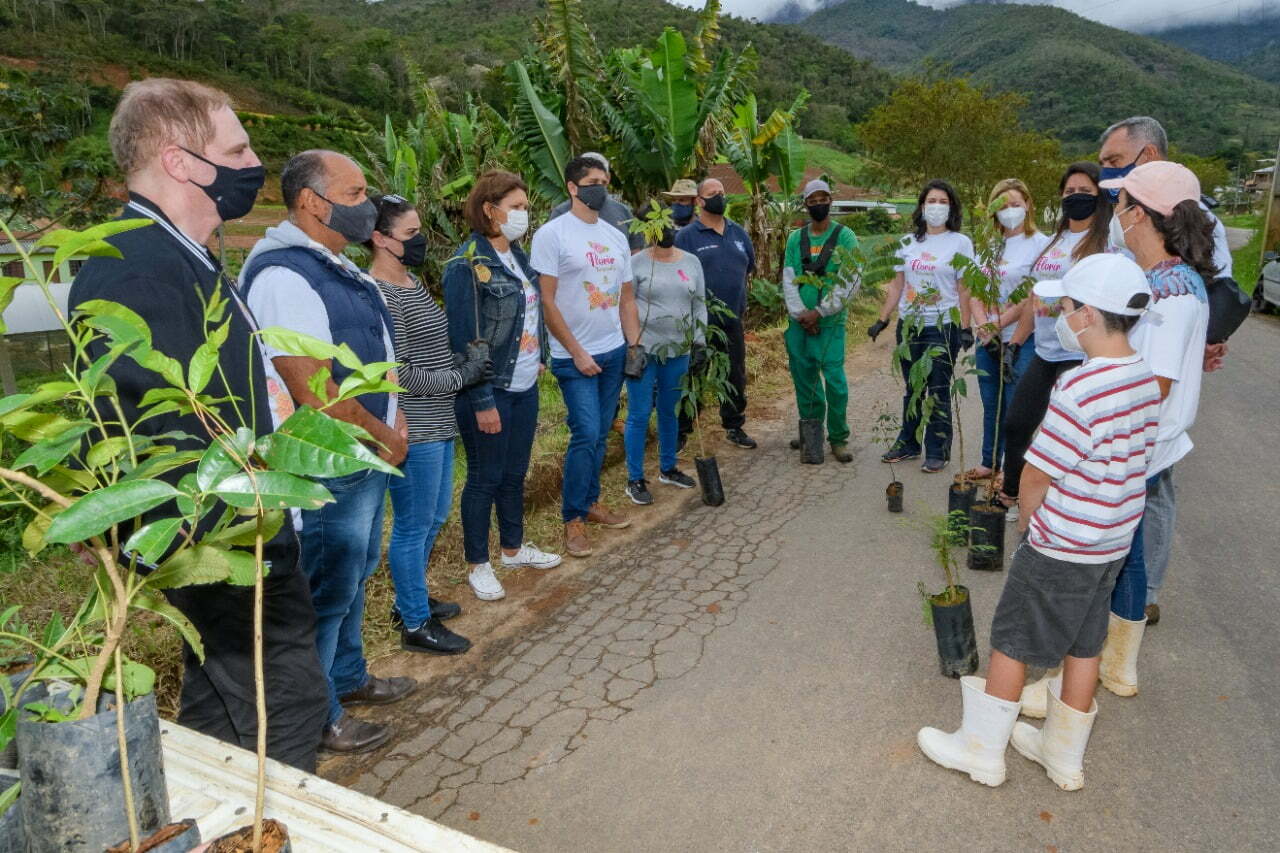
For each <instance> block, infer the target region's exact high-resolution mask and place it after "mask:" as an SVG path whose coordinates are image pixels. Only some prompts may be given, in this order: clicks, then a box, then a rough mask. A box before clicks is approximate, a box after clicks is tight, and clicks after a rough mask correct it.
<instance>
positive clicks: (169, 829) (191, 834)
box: [106, 818, 200, 853]
mask: <svg viewBox="0 0 1280 853" xmlns="http://www.w3.org/2000/svg"><path fill="white" fill-rule="evenodd" d="M199 846H200V827H198V826H196V822H195V821H194V820H192V819H190V818H187V819H186V820H181V821H178V822H177V823H171V824H169V825H168V826H162V827H160V829H159V830H158V831H157V832H156V833H154V834H153V835H152V836H151V837H150V838H144V839H142V841H141V842H139V844H138V853H190V851H191V850H192V849H194V848H196V847H199ZM106 853H130V851H129V842H128V841H127V840H125V841H121V842H120V843H119V844H117V845H116V846H115V847H112V848H110V849H108V850H107V851H106Z"/></svg>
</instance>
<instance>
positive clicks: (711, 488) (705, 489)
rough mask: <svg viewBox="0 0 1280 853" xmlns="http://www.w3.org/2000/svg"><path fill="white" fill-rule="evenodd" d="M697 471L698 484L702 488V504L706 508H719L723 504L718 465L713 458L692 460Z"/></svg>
mask: <svg viewBox="0 0 1280 853" xmlns="http://www.w3.org/2000/svg"><path fill="white" fill-rule="evenodd" d="M693 464H694V465H695V466H697V469H698V483H699V485H701V486H702V502H703V503H704V504H706V505H707V506H720V505H721V504H722V503H724V484H723V483H721V482H720V463H718V462H716V458H715V457H714V456H709V457H707V458H706V459H694V460H693Z"/></svg>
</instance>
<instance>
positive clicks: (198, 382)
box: [187, 320, 231, 393]
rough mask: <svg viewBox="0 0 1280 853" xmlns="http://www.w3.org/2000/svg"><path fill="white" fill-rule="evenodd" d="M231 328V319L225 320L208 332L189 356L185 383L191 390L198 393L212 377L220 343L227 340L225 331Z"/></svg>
mask: <svg viewBox="0 0 1280 853" xmlns="http://www.w3.org/2000/svg"><path fill="white" fill-rule="evenodd" d="M230 330H231V321H230V320H227V321H226V322H225V323H223V324H222V325H221V326H218V327H217V328H216V329H214V330H213V332H212V333H210V335H209V337H208V339H207V340H206V341H205V342H204V343H202V344H200V346H199V347H197V348H196V351H195V354H194V355H192V356H191V364H190V365H188V367H187V385H188V386H189V387H190V388H191V390H192V391H195V392H196V393H199V392H201V391H203V390H204V388H205V386H206V385H208V384H209V380H210V379H212V378H213V371H214V370H215V369H216V368H217V366H218V354H219V351H220V350H221V349H222V345H223V344H225V343H226V342H227V333H228V332H229V331H230Z"/></svg>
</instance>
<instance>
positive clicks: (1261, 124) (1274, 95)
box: [800, 0, 1280, 155]
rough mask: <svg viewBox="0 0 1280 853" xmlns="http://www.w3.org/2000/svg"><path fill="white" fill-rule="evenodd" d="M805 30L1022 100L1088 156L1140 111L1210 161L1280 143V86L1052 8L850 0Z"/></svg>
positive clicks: (893, 63)
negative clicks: (1112, 128) (1100, 139)
mask: <svg viewBox="0 0 1280 853" xmlns="http://www.w3.org/2000/svg"><path fill="white" fill-rule="evenodd" d="M800 26H801V27H802V28H803V29H804V30H806V31H808V32H810V33H812V34H813V35H815V36H816V37H818V38H821V39H823V40H824V41H827V42H830V43H831V44H834V45H838V46H840V47H843V48H845V49H847V50H849V51H850V52H852V53H853V54H854V55H855V56H858V57H862V58H867V59H872V60H874V61H875V62H876V63H877V64H879V65H883V66H885V67H888V68H890V69H892V70H895V71H899V72H910V71H920V70H924V69H930V68H933V69H937V70H940V71H942V72H946V73H958V74H968V75H971V76H972V77H973V78H974V79H975V80H978V81H982V82H986V83H989V84H991V85H992V86H994V87H996V88H999V89H1004V90H1012V91H1020V92H1024V93H1026V95H1027V96H1028V98H1029V99H1030V108H1029V110H1028V116H1027V118H1028V120H1029V122H1030V124H1031V125H1033V126H1035V127H1037V128H1039V129H1041V130H1045V131H1048V132H1050V133H1053V134H1055V135H1056V136H1058V137H1059V138H1061V139H1062V140H1063V141H1064V142H1065V143H1066V144H1067V145H1068V146H1069V147H1076V148H1079V149H1081V150H1084V149H1088V148H1090V147H1091V146H1092V145H1093V144H1094V143H1095V142H1096V139H1097V135H1098V132H1099V131H1100V130H1101V129H1102V128H1103V127H1105V126H1106V124H1107V123H1108V122H1109V121H1111V120H1113V119H1115V118H1119V117H1123V116H1127V115H1133V114H1136V113H1146V114H1150V115H1155V116H1158V117H1159V118H1161V119H1162V120H1163V121H1164V122H1165V123H1166V125H1167V126H1168V129H1169V131H1170V135H1171V137H1172V138H1174V139H1175V140H1176V141H1177V142H1178V143H1179V144H1180V145H1182V146H1183V147H1184V148H1186V149H1189V150H1192V151H1195V152H1197V153H1201V154H1212V153H1217V152H1221V153H1225V154H1228V155H1230V154H1232V153H1234V152H1238V151H1239V150H1241V149H1242V148H1243V149H1268V148H1270V147H1271V146H1273V145H1274V144H1275V139H1276V137H1277V135H1280V86H1277V85H1274V84H1270V83H1267V82H1264V81H1261V80H1259V79H1257V78H1255V77H1250V76H1247V75H1245V74H1243V73H1241V72H1239V71H1237V70H1235V69H1231V68H1227V67H1225V66H1223V65H1221V64H1219V63H1216V62H1212V61H1210V60H1208V59H1205V58H1204V57H1201V56H1197V55H1195V54H1192V53H1190V52H1188V51H1186V50H1183V49H1181V48H1178V47H1175V46H1172V45H1169V44H1165V43H1163V42H1161V41H1157V40H1156V39H1154V38H1148V37H1146V36H1140V35H1135V34H1133V33H1128V32H1124V31H1122V30H1117V29H1114V28H1112V27H1107V26H1104V25H1103V24H1099V23H1095V22H1093V21H1089V20H1086V19H1084V18H1081V17H1079V16H1078V15H1074V14H1072V13H1070V12H1067V11H1065V10H1062V9H1058V8H1054V7H1050V6H1029V5H1003V4H1001V5H989V4H967V5H961V6H956V7H953V8H949V9H945V10H937V9H933V8H930V7H927V6H922V5H919V4H916V3H913V2H910V0H848V1H847V2H844V3H840V4H838V5H834V6H830V7H827V8H824V9H821V10H819V11H818V12H815V13H814V14H813V15H811V16H810V17H808V18H806V19H805V20H804V21H803V22H802V23H801V24H800ZM925 122H927V117H922V124H923V123H925Z"/></svg>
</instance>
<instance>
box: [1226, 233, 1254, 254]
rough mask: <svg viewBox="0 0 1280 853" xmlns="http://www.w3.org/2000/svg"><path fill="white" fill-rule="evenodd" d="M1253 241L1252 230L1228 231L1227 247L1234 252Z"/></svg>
mask: <svg viewBox="0 0 1280 853" xmlns="http://www.w3.org/2000/svg"><path fill="white" fill-rule="evenodd" d="M1252 239H1253V229H1252V228H1228V229H1227V245H1228V246H1230V247H1231V250H1232V251H1235V250H1236V249H1239V248H1240V247H1241V246H1243V245H1245V244H1246V243H1248V242H1249V241H1250V240H1252Z"/></svg>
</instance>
